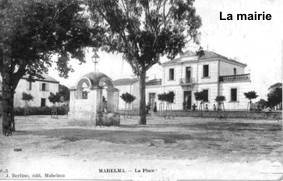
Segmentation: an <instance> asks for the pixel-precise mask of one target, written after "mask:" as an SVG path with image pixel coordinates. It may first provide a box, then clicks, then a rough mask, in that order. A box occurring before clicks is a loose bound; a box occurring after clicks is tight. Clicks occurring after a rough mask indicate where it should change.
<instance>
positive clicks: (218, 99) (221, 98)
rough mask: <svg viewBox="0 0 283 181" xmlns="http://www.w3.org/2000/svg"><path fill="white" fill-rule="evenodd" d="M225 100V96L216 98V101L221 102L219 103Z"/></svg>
mask: <svg viewBox="0 0 283 181" xmlns="http://www.w3.org/2000/svg"><path fill="white" fill-rule="evenodd" d="M225 100H226V98H225V96H216V98H215V101H216V102H219V103H221V102H223V101H225Z"/></svg>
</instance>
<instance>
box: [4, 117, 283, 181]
mask: <svg viewBox="0 0 283 181" xmlns="http://www.w3.org/2000/svg"><path fill="white" fill-rule="evenodd" d="M137 120H138V118H137V117H132V118H127V119H124V118H122V121H121V124H122V125H121V126H120V127H93V126H88V125H87V124H85V123H83V122H78V121H73V120H70V119H68V118H67V117H66V116H60V117H59V119H51V118H50V116H29V117H17V118H16V128H17V132H16V133H15V134H14V135H13V136H11V137H4V136H2V135H1V136H0V179H1V178H2V179H7V178H8V179H23V178H24V179H26V178H29V179H60V178H63V179H78V178H96V179H134V180H178V179H200V180H203V179H230V180H231V179H232V180H240V179H244V180H247V179H249V180H253V179H262V180H267V179H279V178H280V177H281V178H283V177H282V176H283V131H282V129H281V128H282V127H281V125H280V122H279V121H265V120H241V119H214V118H174V119H171V120H165V119H163V118H160V117H149V118H148V125H146V126H139V125H137ZM101 169H102V170H101ZM107 169H108V170H107ZM111 169H112V170H111ZM115 169H116V170H115ZM118 169H120V170H118ZM109 172H111V173H109ZM6 176H8V177H6Z"/></svg>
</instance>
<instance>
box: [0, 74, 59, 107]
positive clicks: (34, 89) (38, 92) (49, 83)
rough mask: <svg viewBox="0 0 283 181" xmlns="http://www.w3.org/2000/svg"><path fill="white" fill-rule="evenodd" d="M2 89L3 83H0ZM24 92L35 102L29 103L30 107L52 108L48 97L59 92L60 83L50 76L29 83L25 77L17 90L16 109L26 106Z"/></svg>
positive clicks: (15, 97) (15, 96)
mask: <svg viewBox="0 0 283 181" xmlns="http://www.w3.org/2000/svg"><path fill="white" fill-rule="evenodd" d="M0 89H1V90H2V81H0ZM24 92H25V93H27V94H31V95H32V96H33V100H32V101H30V102H29V103H28V105H29V106H31V107H45V106H52V105H53V104H52V103H51V102H50V101H49V100H48V97H49V96H50V93H54V94H56V93H57V92H59V82H58V81H57V80H55V79H54V78H52V77H50V76H48V75H44V76H43V78H42V79H34V80H33V81H29V80H28V78H26V77H23V78H22V79H21V80H20V81H19V83H18V85H17V88H16V90H15V94H14V107H24V106H26V103H25V101H23V100H22V95H23V93H24ZM0 93H1V92H0Z"/></svg>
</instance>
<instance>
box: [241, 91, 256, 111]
mask: <svg viewBox="0 0 283 181" xmlns="http://www.w3.org/2000/svg"><path fill="white" fill-rule="evenodd" d="M244 95H245V97H246V98H247V99H249V104H248V108H249V106H250V109H251V105H252V99H255V98H257V97H258V95H257V94H256V92H255V91H249V92H245V93H244Z"/></svg>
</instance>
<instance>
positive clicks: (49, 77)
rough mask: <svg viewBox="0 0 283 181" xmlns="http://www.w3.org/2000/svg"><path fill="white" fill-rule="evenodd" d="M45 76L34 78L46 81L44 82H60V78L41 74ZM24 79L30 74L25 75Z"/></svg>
mask: <svg viewBox="0 0 283 181" xmlns="http://www.w3.org/2000/svg"><path fill="white" fill-rule="evenodd" d="M41 76H42V77H43V78H34V80H35V81H44V82H53V83H59V81H58V80H56V79H54V78H53V77H51V76H49V75H47V74H43V75H41ZM22 79H28V76H23V77H22Z"/></svg>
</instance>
